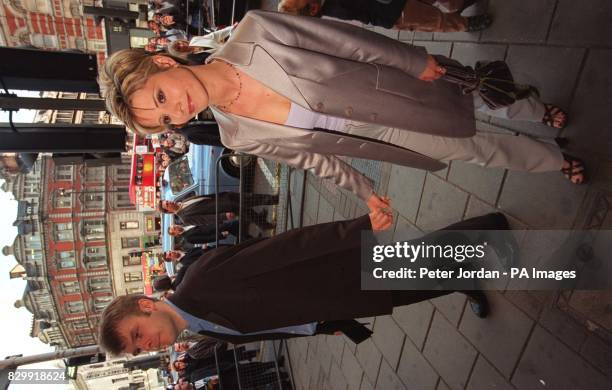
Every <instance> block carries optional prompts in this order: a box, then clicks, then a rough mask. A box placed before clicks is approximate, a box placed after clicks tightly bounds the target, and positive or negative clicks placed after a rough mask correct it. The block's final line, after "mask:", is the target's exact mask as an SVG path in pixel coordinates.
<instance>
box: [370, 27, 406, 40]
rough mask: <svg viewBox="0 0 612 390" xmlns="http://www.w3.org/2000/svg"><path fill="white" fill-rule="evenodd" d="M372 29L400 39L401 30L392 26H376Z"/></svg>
mask: <svg viewBox="0 0 612 390" xmlns="http://www.w3.org/2000/svg"><path fill="white" fill-rule="evenodd" d="M372 30H373V31H375V32H377V33H379V34H382V35H384V36H387V37H389V38H393V39H398V38H399V30H394V29H390V28H382V27H378V26H375V27H374V28H373V29H372Z"/></svg>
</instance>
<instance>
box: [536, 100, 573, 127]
mask: <svg viewBox="0 0 612 390" xmlns="http://www.w3.org/2000/svg"><path fill="white" fill-rule="evenodd" d="M544 109H545V110H546V111H545V112H544V117H542V123H544V124H545V125H546V126H549V127H552V128H554V129H562V128H564V127H565V126H566V125H567V112H565V111H563V110H562V109H561V108H560V107H558V106H555V105H554V104H544Z"/></svg>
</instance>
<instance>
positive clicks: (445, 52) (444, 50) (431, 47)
mask: <svg viewBox="0 0 612 390" xmlns="http://www.w3.org/2000/svg"><path fill="white" fill-rule="evenodd" d="M412 44H413V45H415V46H422V47H424V48H425V49H426V50H427V53H429V54H431V55H441V56H446V57H450V55H451V49H452V47H453V43H452V42H436V41H414V42H413V43H412Z"/></svg>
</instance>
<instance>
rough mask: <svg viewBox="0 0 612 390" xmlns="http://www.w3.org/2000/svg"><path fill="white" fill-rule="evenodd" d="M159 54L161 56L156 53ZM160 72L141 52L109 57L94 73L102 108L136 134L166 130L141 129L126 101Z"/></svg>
mask: <svg viewBox="0 0 612 390" xmlns="http://www.w3.org/2000/svg"><path fill="white" fill-rule="evenodd" d="M160 55H163V54H160ZM161 71H163V69H162V68H160V67H158V66H157V65H156V64H155V62H153V56H152V55H151V54H150V53H147V52H146V51H145V50H143V49H124V50H120V51H118V52H116V53H114V54H113V55H111V56H110V57H109V58H108V59H107V60H106V62H105V63H104V66H103V67H102V69H101V70H100V72H99V74H98V84H100V92H101V93H102V96H104V98H105V99H106V108H107V109H108V111H110V112H111V113H112V114H113V115H115V116H116V117H117V118H119V119H120V120H121V121H122V122H123V123H124V124H125V126H126V127H127V128H128V129H130V130H132V131H135V132H137V133H143V134H149V133H159V132H162V131H167V130H168V129H166V128H164V127H162V126H158V127H145V126H142V125H141V124H139V123H138V122H136V119H135V115H134V112H133V109H132V107H131V106H130V99H131V98H132V96H133V95H134V93H135V92H136V91H137V90H139V89H141V88H142V87H144V85H145V83H146V82H147V79H148V78H149V77H150V76H151V75H154V74H155V73H159V72H161Z"/></svg>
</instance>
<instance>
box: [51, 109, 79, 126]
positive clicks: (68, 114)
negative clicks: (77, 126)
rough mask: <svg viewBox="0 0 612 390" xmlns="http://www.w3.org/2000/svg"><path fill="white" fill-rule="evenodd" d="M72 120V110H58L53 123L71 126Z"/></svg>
mask: <svg viewBox="0 0 612 390" xmlns="http://www.w3.org/2000/svg"><path fill="white" fill-rule="evenodd" d="M73 120H74V111H73V110H58V111H57V113H56V115H55V123H66V124H71V123H72V122H73Z"/></svg>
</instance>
